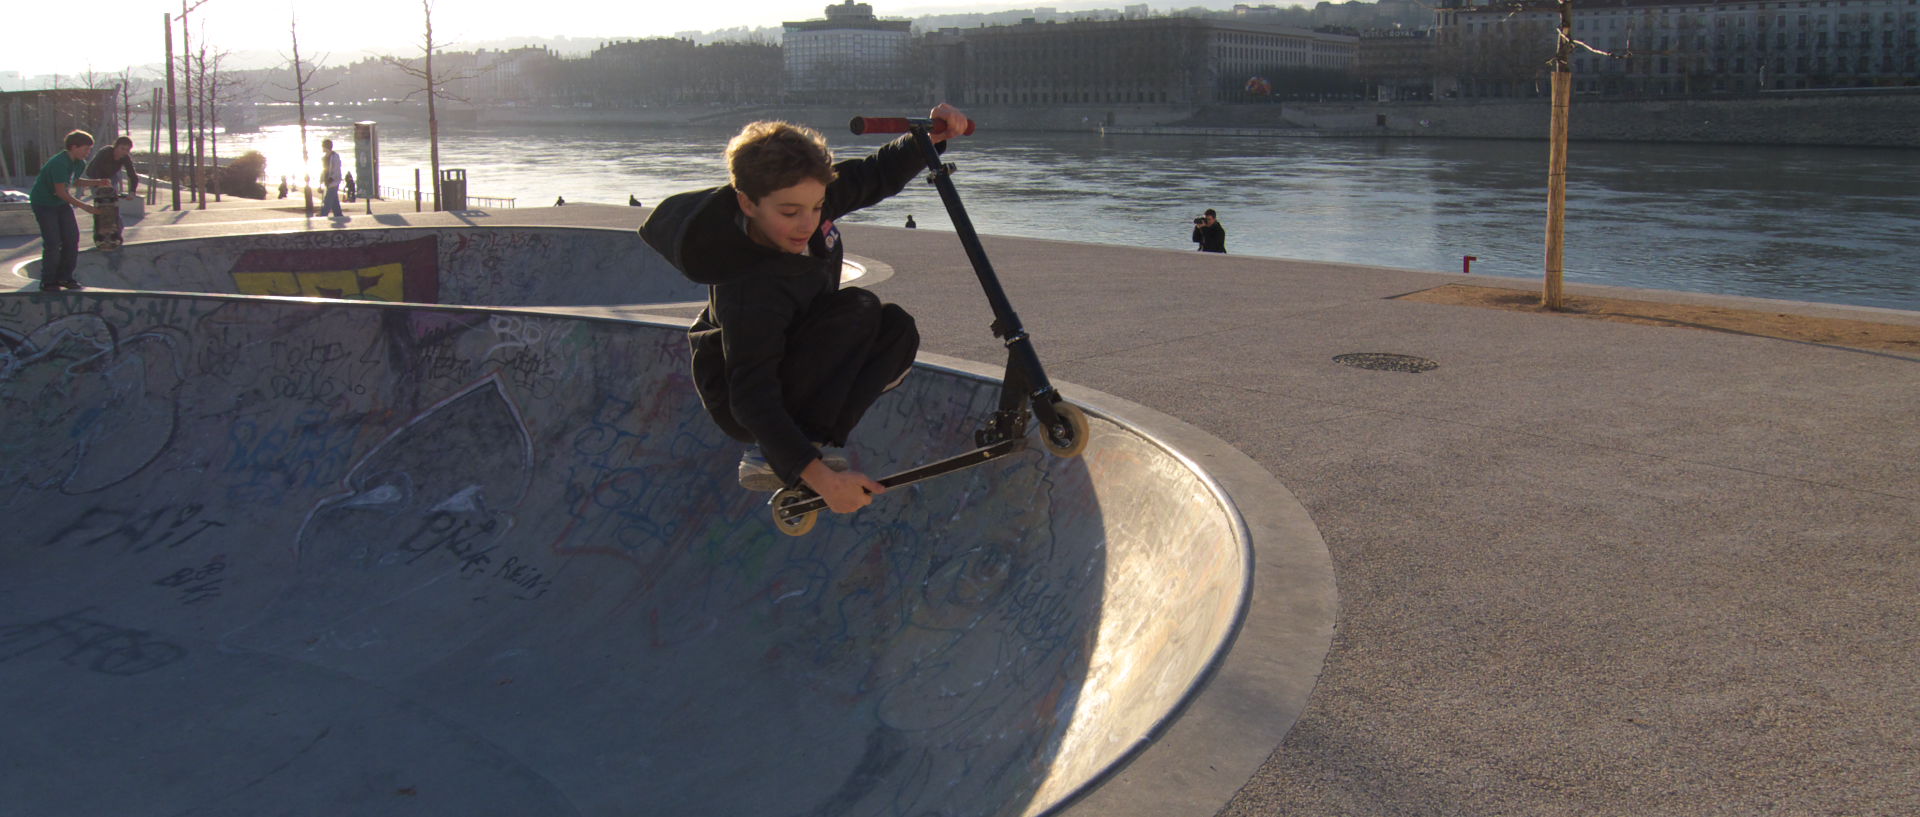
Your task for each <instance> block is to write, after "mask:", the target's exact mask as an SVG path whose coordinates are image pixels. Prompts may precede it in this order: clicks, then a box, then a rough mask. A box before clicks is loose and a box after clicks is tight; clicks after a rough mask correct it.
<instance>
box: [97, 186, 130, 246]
mask: <svg viewBox="0 0 1920 817" xmlns="http://www.w3.org/2000/svg"><path fill="white" fill-rule="evenodd" d="M93 204H94V206H96V207H104V208H106V212H103V213H99V214H97V215H95V216H94V217H93V246H94V247H96V248H98V249H100V250H102V251H106V252H112V251H114V250H117V249H120V245H121V244H124V243H126V237H125V230H126V227H125V225H123V224H121V223H120V197H119V196H118V195H115V196H114V197H113V198H98V199H94V200H93Z"/></svg>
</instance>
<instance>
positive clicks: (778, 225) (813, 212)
mask: <svg viewBox="0 0 1920 817" xmlns="http://www.w3.org/2000/svg"><path fill="white" fill-rule="evenodd" d="M734 195H735V196H738V197H739V199H740V212H743V213H746V214H747V222H748V224H749V225H750V227H749V230H748V234H749V235H750V236H751V237H752V238H753V240H754V241H756V242H759V243H761V244H764V245H766V246H769V247H772V248H774V249H776V250H779V251H781V252H790V253H796V254H804V253H806V251H807V241H808V240H809V239H811V238H813V232H814V231H815V230H818V229H820V213H821V211H822V210H824V209H825V208H826V205H827V186H826V185H824V184H821V183H820V182H819V181H818V180H816V179H802V180H801V181H800V183H799V184H796V185H794V186H792V187H784V188H781V189H779V190H775V191H773V192H771V193H768V194H766V195H765V196H762V197H761V198H760V201H758V202H755V201H754V200H752V199H749V198H747V194H745V193H740V192H738V191H736V192H735V193H734Z"/></svg>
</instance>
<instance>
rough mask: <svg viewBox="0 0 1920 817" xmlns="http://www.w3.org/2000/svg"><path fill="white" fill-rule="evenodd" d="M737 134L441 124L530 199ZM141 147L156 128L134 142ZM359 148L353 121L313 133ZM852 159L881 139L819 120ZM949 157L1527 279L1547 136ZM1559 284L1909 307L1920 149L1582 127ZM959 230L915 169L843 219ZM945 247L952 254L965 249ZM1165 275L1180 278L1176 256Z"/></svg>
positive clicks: (1286, 233)
mask: <svg viewBox="0 0 1920 817" xmlns="http://www.w3.org/2000/svg"><path fill="white" fill-rule="evenodd" d="M730 135H731V130H730V129H718V128H711V129H701V128H651V129H650V128H640V127H614V126H488V127H478V128H474V127H469V128H443V129H442V133H441V165H442V167H445V168H464V169H465V170H466V171H467V177H468V183H467V187H468V191H469V192H470V193H472V194H475V195H483V196H502V197H504V196H512V197H515V198H517V199H518V205H519V206H521V207H529V206H547V205H550V204H552V203H553V201H554V199H555V198H556V197H558V196H565V197H566V199H567V200H568V201H570V202H599V203H609V204H622V203H625V202H626V200H627V196H629V195H634V196H638V197H639V198H640V199H641V200H642V201H643V202H646V203H648V204H652V203H654V202H657V201H659V200H660V199H661V198H662V197H664V196H666V195H668V194H671V193H674V192H678V191H681V190H687V189H692V188H697V187H705V186H709V185H713V184H718V183H720V182H722V181H724V180H725V169H724V165H723V163H722V160H721V156H720V153H721V149H722V148H723V146H724V145H725V143H726V140H727V138H728V137H729V136H730ZM135 136H136V138H138V139H140V140H141V142H140V144H143V145H144V144H145V135H144V134H136V135H135ZM323 136H330V137H331V138H333V139H334V141H335V143H336V145H339V146H341V147H343V148H345V151H346V152H348V153H349V155H348V156H347V157H346V158H347V166H348V168H352V166H353V165H352V156H351V155H350V151H351V144H352V138H351V128H350V126H349V125H346V124H344V123H341V124H328V125H324V126H321V127H318V128H313V129H312V136H311V138H312V139H313V141H314V142H315V145H316V146H315V147H314V148H313V156H314V160H313V161H315V162H317V161H318V153H319V149H318V147H317V143H318V141H319V139H320V138H321V137H323ZM827 136H828V138H829V140H830V141H831V142H832V143H833V145H834V148H835V150H836V152H837V153H838V154H839V155H841V156H849V155H855V154H858V153H860V152H864V151H866V150H868V149H870V148H871V146H873V145H876V144H878V143H879V140H878V139H877V138H875V137H854V136H851V135H847V134H845V133H844V132H843V131H842V132H834V131H829V132H828V133H827ZM380 139H381V174H382V179H381V181H382V182H383V185H384V186H386V187H408V188H411V186H412V184H413V170H414V168H421V173H422V176H423V177H424V176H425V175H426V174H427V171H426V168H427V166H428V162H427V144H426V137H425V129H424V128H423V127H419V126H409V125H407V124H404V123H383V124H382V125H381V132H380ZM246 149H257V150H260V151H261V152H262V153H265V154H266V155H267V157H268V174H269V177H270V178H269V180H268V182H269V184H268V186H269V187H273V186H274V185H275V184H277V177H278V176H279V175H280V174H283V173H284V174H288V175H296V174H297V168H298V167H300V149H299V130H298V128H297V127H294V126H275V127H269V128H266V129H264V130H262V131H260V132H258V133H249V134H232V135H227V136H225V137H223V139H222V144H221V154H222V155H223V156H232V155H236V154H237V153H238V152H239V151H241V150H246ZM947 159H948V160H949V161H952V162H954V163H956V164H957V165H958V167H959V172H958V173H957V174H956V175H955V177H954V179H955V183H956V184H957V185H958V186H959V189H960V194H961V197H962V198H963V199H964V200H965V201H966V203H967V207H968V213H969V215H970V216H971V217H972V218H973V221H974V224H975V226H976V227H977V228H978V229H979V230H980V231H981V232H982V233H987V234H994V235H1009V236H1025V237H1034V238H1054V239H1065V240H1071V241H1090V242H1099V243H1106V244H1121V245H1132V246H1139V247H1157V248H1173V249H1191V248H1192V247H1193V244H1192V243H1191V241H1190V234H1191V225H1192V219H1193V217H1194V216H1196V215H1198V214H1199V213H1200V211H1202V210H1204V209H1206V208H1209V207H1211V208H1214V209H1215V210H1217V211H1219V213H1220V219H1221V222H1222V223H1223V224H1225V225H1226V227H1227V249H1228V251H1229V252H1232V253H1241V254H1247V255H1260V256H1272V257H1282V258H1300V259H1311V260H1320V261H1339V262H1348V263H1355V264H1370V265H1380V266H1389V267H1405V268H1413V269H1427V270H1448V271H1457V270H1459V269H1460V268H1461V256H1465V255H1472V256H1476V257H1477V259H1478V260H1477V261H1475V262H1474V265H1473V271H1474V272H1476V273H1484V274H1492V275H1507V276H1520V277H1539V276H1540V275H1541V270H1542V269H1543V268H1544V262H1543V255H1544V243H1545V242H1544V237H1545V229H1546V227H1545V223H1546V168H1547V145H1546V143H1545V142H1534V141H1500V140H1447V139H1405V138H1402V139H1384V138H1383V139H1373V140H1365V139H1266V138H1235V137H1194V136H1110V137H1102V136H1100V135H1097V134H1091V133H1088V134H1067V133H1024V132H1002V133H994V132H993V130H992V128H991V125H990V124H988V125H985V126H984V127H983V129H982V132H981V133H980V134H977V135H975V136H973V137H969V138H966V139H961V140H958V141H956V142H955V147H954V149H952V150H950V151H949V152H948V154H947ZM1568 163H1569V170H1568V193H1567V225H1566V278H1567V280H1568V281H1572V282H1587V283H1600V284H1616V285H1623V286H1633V287H1649V288H1658V289H1677V290H1689V291H1696V292H1707V293H1719V294H1731V295H1751V296H1758V297H1766V298H1782V299H1791V300H1806V301H1822V302H1830V303H1846V304H1858V305H1866V306H1881V307H1893V308H1899V309H1913V310H1920V261H1916V256H1915V253H1916V250H1917V249H1920V153H1916V152H1913V151H1901V150H1881V149H1866V148H1811V147H1808V148H1802V147H1742V146H1722V145H1691V144H1636V143H1576V144H1574V145H1573V146H1572V148H1571V149H1570V150H1569V151H1568ZM908 214H912V215H913V217H914V218H915V220H916V221H917V222H918V223H919V225H920V226H921V227H922V228H927V229H949V222H948V219H947V217H946V213H945V212H944V210H943V209H942V208H941V205H940V200H939V196H938V195H937V194H936V193H935V192H934V190H933V189H932V188H931V187H930V186H929V185H926V184H924V183H920V182H915V183H914V184H912V185H910V186H909V187H908V188H907V191H906V192H905V193H903V194H902V195H900V196H898V197H896V198H894V199H891V200H889V201H887V202H884V203H882V204H881V205H879V206H876V207H873V208H871V209H869V210H866V211H863V212H861V213H858V214H855V215H853V216H850V217H849V218H848V219H847V220H848V221H855V222H859V221H867V222H878V223H886V224H896V225H898V224H901V223H903V222H905V220H906V217H907V216H908ZM955 251H956V252H958V249H957V248H956V250H955ZM1169 273H1170V274H1177V270H1170V271H1169Z"/></svg>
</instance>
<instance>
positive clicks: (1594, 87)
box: [1435, 0, 1920, 96]
mask: <svg viewBox="0 0 1920 817" xmlns="http://www.w3.org/2000/svg"><path fill="white" fill-rule="evenodd" d="M1481 2H1483V0H1443V2H1442V7H1441V8H1440V9H1439V10H1438V11H1437V15H1438V35H1437V38H1436V39H1437V45H1436V57H1435V60H1436V71H1437V73H1439V74H1440V75H1441V76H1442V81H1443V82H1451V83H1452V84H1454V85H1455V86H1456V87H1457V89H1458V92H1459V93H1460V94H1461V95H1464V96H1528V95H1533V94H1534V93H1538V92H1540V91H1538V89H1539V88H1543V87H1544V83H1545V81H1546V75H1545V72H1546V70H1547V69H1546V65H1545V60H1546V59H1547V58H1548V57H1550V56H1551V55H1552V54H1553V48H1554V43H1555V41H1556V35H1555V30H1556V28H1557V26H1558V25H1559V11H1558V9H1557V8H1556V7H1555V6H1554V5H1553V4H1552V3H1539V4H1529V5H1527V6H1525V7H1523V8H1521V9H1519V10H1515V9H1514V7H1513V6H1512V5H1511V4H1505V5H1481ZM1573 38H1574V39H1575V40H1577V41H1579V42H1581V43H1585V44H1586V45H1588V46H1591V47H1592V48H1593V49H1595V50H1597V51H1601V52H1606V53H1604V54H1596V53H1594V52H1593V51H1589V50H1586V49H1580V50H1577V51H1576V52H1575V56H1574V58H1573V74H1574V92H1575V93H1580V94H1601V95H1650V96H1659V95H1682V94H1714V93H1750V92H1757V91H1779V90H1794V89H1809V88H1871V87H1889V86H1909V85H1920V64H1917V62H1920V47H1917V45H1916V39H1920V2H1916V0H1777V1H1773V2H1751V1H1750V0H1719V1H1718V2H1712V3H1698V2H1696V3H1674V2H1670V1H1666V2H1661V1H1658V0H1601V2H1582V3H1580V4H1579V5H1576V6H1575V9H1574V20H1573Z"/></svg>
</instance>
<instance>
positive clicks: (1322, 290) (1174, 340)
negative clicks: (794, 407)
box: [0, 203, 1920, 815]
mask: <svg viewBox="0 0 1920 817" xmlns="http://www.w3.org/2000/svg"><path fill="white" fill-rule="evenodd" d="M284 204H285V203H269V204H268V206H259V205H257V204H256V205H251V206H249V205H233V206H224V207H217V208H214V209H210V210H207V211H191V212H185V213H171V212H165V211H160V212H149V213H148V215H147V216H146V218H145V219H143V220H142V221H141V222H139V223H138V224H136V225H133V226H131V227H130V228H129V231H128V240H129V241H135V242H137V241H152V240H165V239H172V238H191V237H202V236H210V235H221V234H227V233H235V232H266V231H285V230H300V229H315V230H325V229H332V228H331V227H330V226H329V225H328V223H327V222H326V221H325V220H321V219H313V220H307V219H304V218H301V217H300V216H299V215H298V214H297V213H289V212H287V211H285V210H283V209H275V205H279V206H284ZM390 207H393V206H391V205H389V206H383V207H382V209H381V212H379V213H377V214H375V215H371V216H369V215H365V214H363V213H356V215H355V217H354V219H353V221H352V222H351V224H350V225H349V228H352V227H373V226H407V225H435V226H449V225H457V224H461V223H471V224H484V225H489V226H508V225H531V226H538V225H566V226H588V227H609V228H626V229H631V228H633V227H635V226H637V225H638V223H639V221H640V220H641V218H642V217H643V216H644V212H645V211H643V210H641V209H638V208H627V207H609V206H594V205H570V206H567V207H562V208H525V209H518V210H501V211H492V212H486V213H479V212H473V213H464V214H450V213H426V214H416V213H413V212H412V208H411V203H408V204H407V205H406V206H405V208H404V209H399V208H393V209H394V210H395V211H393V212H389V211H388V209H389V208H390ZM356 209H357V208H356ZM842 229H843V232H844V234H845V235H846V238H847V240H848V242H849V244H848V247H849V250H850V252H852V253H853V254H856V255H858V256H861V257H863V258H866V259H872V260H874V261H878V262H880V263H881V264H883V265H885V266H886V267H888V268H890V269H889V272H890V274H889V275H887V276H885V277H882V278H881V280H879V281H877V283H875V284H873V289H874V291H875V292H877V293H879V294H880V295H881V296H882V297H883V298H885V299H887V300H891V301H895V302H898V303H900V304H902V305H904V306H905V307H906V308H907V309H909V310H910V311H911V312H913V313H914V315H915V316H916V318H917V319H918V321H919V326H920V330H921V334H922V337H923V349H924V350H925V351H928V352H933V353H938V354H943V355H948V356H952V357H958V358H963V359H966V360H972V361H978V362H981V363H985V364H990V365H991V364H997V363H999V362H1000V361H1001V360H1002V359H1003V357H1004V353H1003V351H1002V350H1001V347H1000V345H999V343H998V341H996V340H995V339H994V338H993V337H992V336H991V335H990V333H989V332H988V329H987V325H988V323H989V322H990V320H991V318H990V315H989V313H988V310H987V308H986V305H985V303H984V300H983V299H982V298H981V296H980V294H979V289H978V286H977V284H976V283H975V281H974V279H973V276H972V273H971V269H970V267H968V265H967V263H966V259H965V257H964V255H963V253H962V252H961V251H960V248H959V245H958V242H957V241H956V240H955V239H954V237H953V236H952V235H951V234H950V233H945V232H939V231H933V230H916V231H908V230H902V229H897V228H892V227H880V226H870V225H859V224H847V225H843V227H842ZM84 243H86V242H85V241H83V244H84ZM985 244H986V249H987V251H988V253H989V255H990V256H991V258H992V259H993V261H994V264H995V266H996V268H997V270H998V271H999V273H1000V275H1001V277H1002V279H1003V281H1004V283H1005V284H1006V287H1007V289H1008V291H1009V294H1010V296H1011V297H1012V299H1013V302H1014V305H1015V307H1016V308H1017V309H1018V310H1019V312H1020V315H1021V317H1022V319H1023V320H1024V322H1025V323H1026V325H1027V328H1028V330H1029V331H1030V332H1031V333H1032V335H1033V337H1034V339H1035V342H1036V344H1037V346H1038V349H1039V352H1040V354H1041V357H1042V359H1043V360H1044V361H1045V362H1046V364H1047V366H1048V371H1049V373H1050V374H1052V375H1054V376H1055V377H1056V378H1058V379H1059V380H1061V381H1064V382H1065V383H1068V384H1079V385H1084V386H1086V387H1088V388H1092V389H1097V390H1100V391H1103V392H1106V393H1109V394H1113V395H1116V396H1119V397H1122V398H1125V399H1127V400H1130V401H1133V402H1136V403H1140V404H1143V405H1145V406H1147V407H1149V408H1153V409H1156V410H1158V411H1161V412H1164V413H1167V414H1170V415H1173V416H1175V417H1177V418H1179V419H1181V420H1184V421H1186V422H1187V423H1190V424H1192V425H1194V426H1197V427H1198V428H1200V429H1201V430H1203V431H1205V432H1207V433H1209V434H1211V435H1213V436H1215V437H1217V438H1219V439H1220V440H1223V441H1225V442H1226V443H1228V444H1229V445H1231V446H1233V447H1235V448H1237V449H1238V450H1240V451H1241V452H1243V453H1245V454H1246V455H1247V456H1248V457H1251V458H1252V459H1253V460H1254V461H1255V462H1256V463H1258V464H1259V465H1260V466H1262V467H1264V468H1265V469H1267V470H1268V471H1269V472H1270V473H1271V474H1272V475H1273V476H1274V477H1275V478H1277V479H1278V481H1279V482H1280V483H1281V484H1283V485H1284V486H1285V487H1286V488H1287V489H1289V490H1290V491H1291V492H1292V493H1293V494H1294V496H1295V497H1297V498H1298V499H1299V501H1300V502H1301V503H1302V504H1303V505H1304V507H1305V508H1306V509H1307V511H1308V512H1309V514H1310V515H1311V517H1312V520H1313V522H1314V524H1315V525H1316V526H1317V528H1318V530H1319V533H1320V535H1321V537H1322V538H1323V539H1324V541H1325V543H1326V547H1327V549H1328V551H1329V553H1330V555H1331V557H1332V563H1333V567H1334V580H1335V583H1336V588H1337V594H1338V605H1339V606H1338V617H1337V621H1336V631H1335V635H1334V640H1333V645H1332V648H1331V650H1330V652H1329V653H1328V654H1327V655H1326V657H1325V665H1324V669H1323V671H1322V673H1321V675H1320V677H1319V680H1318V683H1317V685H1316V687H1315V689H1314V691H1313V693H1312V696H1311V698H1310V699H1309V701H1308V703H1307V706H1306V709H1305V711H1304V712H1303V713H1302V714H1301V716H1300V718H1299V720H1298V721H1297V722H1296V723H1295V725H1294V727H1293V729H1292V731H1291V732H1290V733H1289V734H1288V735H1287V737H1286V738H1285V739H1284V740H1283V741H1281V742H1280V743H1279V744H1278V745H1276V746H1274V747H1273V752H1272V754H1271V756H1270V757H1269V758H1268V759H1267V761H1266V762H1265V763H1264V764H1263V765H1260V766H1259V767H1258V768H1247V769H1217V770H1215V771H1216V772H1217V773H1218V774H1220V775H1222V776H1223V777H1231V778H1234V781H1235V785H1238V786H1240V788H1239V793H1238V795H1237V796H1235V797H1234V798H1233V799H1232V800H1231V801H1230V802H1228V803H1227V805H1226V806H1225V807H1224V809H1223V810H1221V811H1220V813H1221V814H1225V815H1493V814H1514V815H1615V814H1617V815H1654V814H1661V815H1694V814H1732V815H1748V814H1784V815H1792V814H1849V815H1900V814H1913V813H1920V741H1917V740H1916V737H1915V736H1916V734H1920V704H1916V701H1920V638H1916V636H1915V634H1914V632H1915V630H1914V623H1913V622H1914V621H1916V620H1920V354H1912V353H1904V352H1888V351H1874V350H1857V349H1850V348H1843V347H1837V346H1826V345H1817V344H1809V343H1800V342H1790V341H1782V340H1776V339H1770V338H1764V337H1756V336H1750V335H1739V334H1732V333H1725V332H1710V331H1702V330H1697V329H1689V328H1680V327H1669V326H1642V325H1630V324H1623V323H1612V322H1603V321H1593V320H1584V319H1580V318H1576V317H1570V316H1557V315H1539V314H1525V313H1515V312H1507V311H1499V310H1491V309H1478V308H1471V307H1461V306H1447V305H1438V304H1426V303H1416V302H1412V301H1407V300H1396V299H1395V298H1394V296H1398V295H1403V294H1406V293H1411V292H1416V291H1420V290H1426V289H1431V288H1433V287H1437V286H1442V285H1446V284H1450V283H1461V282H1472V283H1482V284H1485V283H1489V282H1488V281H1487V280H1486V279H1484V278H1481V277H1480V276H1471V277H1467V276H1460V275H1456V274H1446V273H1428V272H1417V271H1407V270H1393V269H1382V268H1370V267H1360V266H1353V265H1340V264H1328V263H1315V262H1303V261H1288V260H1278V259H1268V258H1253V257H1241V256H1233V255H1228V256H1214V255H1202V254H1199V253H1185V252H1172V251H1161V250H1143V249H1135V248H1126V247H1113V246H1103V245H1097V244H1077V243H1065V242H1052V241H1041V240H1031V239H1012V238H997V237H987V238H986V239H985ZM37 253H38V248H37V241H36V240H34V239H29V238H18V237H14V238H0V264H4V268H5V269H9V270H10V269H11V268H12V267H13V266H14V265H15V264H16V263H18V262H20V261H21V260H24V259H27V258H31V257H36V256H37ZM84 270H85V266H84V264H83V266H82V271H83V276H82V280H83V281H84V280H85V278H84ZM1570 291H1572V292H1576V293H1579V292H1589V291H1596V290H1589V289H1587V288H1582V287H1571V288H1570ZM1605 294H1610V295H1616V296H1617V295H1619V294H1620V292H1619V291H1617V290H1613V291H1607V292H1606V293H1605ZM1632 297H1636V298H1639V299H1642V300H1675V301H1686V302H1695V303H1712V304H1717V305H1726V306H1734V307H1738V308H1746V309H1758V310H1767V311H1773V312H1790V313H1797V314H1807V315H1813V316H1823V317H1839V318H1850V319H1854V320H1869V321H1877V322H1882V323H1898V324H1903V325H1920V314H1916V313H1902V312H1890V311H1885V310H1870V309H1859V308H1849V307H1832V306H1818V305H1804V304H1788V303H1782V302H1767V301H1755V300H1751V299H1734V298H1711V297H1707V296H1698V295H1682V294H1678V293H1655V292H1644V291H1642V292H1636V293H1633V295H1632ZM649 311H651V312H656V313H665V314H678V315H682V316H684V315H687V314H691V312H692V311H693V310H691V309H685V308H682V309H680V310H678V311H677V312H676V311H675V310H662V309H657V308H650V309H649ZM1350 353H1393V354H1402V355H1411V356H1416V357H1419V358H1424V359H1427V360H1430V361H1433V362H1435V363H1437V364H1438V366H1437V367H1436V368H1433V369H1431V370H1428V371H1424V372H1420V373H1417V374H1416V373H1409V372H1403V371H1373V370H1364V369H1359V368H1353V367H1350V366H1344V365H1341V364H1340V363H1337V362H1336V361H1335V360H1334V358H1335V357H1336V356H1339V355H1344V354H1350ZM1064 389H1070V386H1065V385H1063V390H1064ZM1068 396H1069V397H1071V392H1070V391H1068ZM1257 569H1258V568H1257V566H1256V570H1257ZM1133 779H1134V778H1132V777H1128V776H1123V777H1122V778H1119V779H1117V780H1116V783H1118V782H1123V781H1124V782H1128V783H1129V784H1132V782H1133ZM1112 789H1113V787H1111V786H1110V787H1109V788H1108V789H1103V790H1101V791H1100V792H1097V793H1096V795H1095V796H1096V797H1112V798H1116V799H1120V798H1127V797H1132V796H1138V797H1141V798H1147V797H1150V796H1151V793H1150V792H1132V793H1130V792H1117V791H1113V790H1112Z"/></svg>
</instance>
